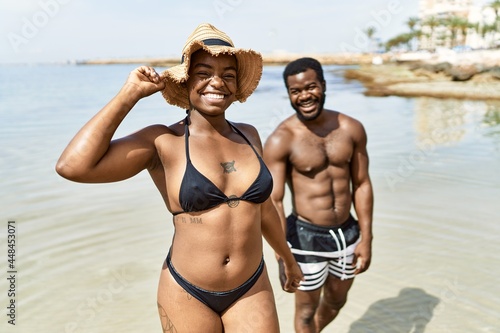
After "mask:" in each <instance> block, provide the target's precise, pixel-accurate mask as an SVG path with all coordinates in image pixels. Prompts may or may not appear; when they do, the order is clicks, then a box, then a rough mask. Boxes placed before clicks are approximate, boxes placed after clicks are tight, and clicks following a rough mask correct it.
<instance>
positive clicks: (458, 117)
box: [414, 97, 500, 147]
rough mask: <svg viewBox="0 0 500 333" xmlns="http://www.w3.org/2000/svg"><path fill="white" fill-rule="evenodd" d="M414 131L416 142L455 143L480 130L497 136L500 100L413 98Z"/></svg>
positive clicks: (499, 125) (499, 126)
mask: <svg viewBox="0 0 500 333" xmlns="http://www.w3.org/2000/svg"><path fill="white" fill-rule="evenodd" d="M414 112H415V131H416V134H417V145H418V146H420V147H421V146H429V145H432V146H438V145H450V144H456V143H458V142H460V141H462V140H463V139H464V137H465V136H466V135H467V134H472V132H475V131H479V132H480V133H482V134H484V135H485V136H488V137H493V138H495V139H496V140H495V141H496V142H498V139H500V102H498V101H463V100H457V99H437V98H426V97H422V98H417V99H415V110H414Z"/></svg>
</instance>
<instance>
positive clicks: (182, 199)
mask: <svg viewBox="0 0 500 333" xmlns="http://www.w3.org/2000/svg"><path fill="white" fill-rule="evenodd" d="M228 123H229V125H230V126H231V128H232V129H233V130H234V131H235V132H236V133H238V134H239V135H241V136H242V137H243V139H245V141H246V142H247V143H248V144H249V145H250V147H252V150H253V151H254V153H255V155H257V158H258V159H259V163H260V171H259V174H258V176H257V178H256V179H255V180H254V182H253V183H252V185H250V187H249V188H248V189H247V190H246V191H245V193H243V195H242V196H240V197H237V196H234V195H231V196H230V197H228V196H226V195H225V194H224V193H223V192H222V191H221V190H220V189H219V188H218V187H217V186H215V185H214V183H212V182H211V181H210V179H208V178H207V177H205V176H204V175H203V174H201V173H200V172H199V171H198V170H196V168H195V167H194V165H193V164H192V163H191V158H190V156H189V128H188V119H187V118H186V120H185V125H184V133H185V134H184V135H185V145H186V171H185V172H184V178H183V179H182V183H181V188H180V191H179V203H180V205H181V207H182V209H183V211H182V212H176V213H173V215H177V214H181V213H186V212H199V211H203V210H207V209H210V208H213V207H215V206H218V205H220V204H222V203H228V202H229V204H230V201H233V200H244V201H249V202H253V203H263V202H264V201H266V200H267V198H269V196H270V195H271V191H272V189H273V178H272V176H271V173H270V172H269V169H268V168H267V167H266V165H265V164H264V161H263V160H262V158H261V157H260V156H259V154H258V153H257V151H256V150H255V148H254V147H253V146H252V144H251V143H250V141H249V140H248V139H247V138H246V137H245V136H244V135H243V133H242V132H241V131H240V130H239V129H237V128H236V127H235V126H234V125H233V124H231V123H230V122H228Z"/></svg>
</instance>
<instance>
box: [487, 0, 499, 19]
mask: <svg viewBox="0 0 500 333" xmlns="http://www.w3.org/2000/svg"><path fill="white" fill-rule="evenodd" d="M488 7H491V8H493V10H494V11H495V16H496V20H498V17H499V16H500V0H495V1H493V2H491V3H489V4H488Z"/></svg>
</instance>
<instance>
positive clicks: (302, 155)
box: [290, 133, 353, 173]
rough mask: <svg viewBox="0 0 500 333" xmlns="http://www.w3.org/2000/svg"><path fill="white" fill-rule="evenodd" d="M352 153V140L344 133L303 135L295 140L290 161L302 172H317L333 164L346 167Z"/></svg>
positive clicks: (333, 165)
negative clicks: (323, 135) (320, 135)
mask: <svg viewBox="0 0 500 333" xmlns="http://www.w3.org/2000/svg"><path fill="white" fill-rule="evenodd" d="M352 153H353V143H352V140H351V139H350V138H349V137H347V136H345V135H342V134H337V133H334V134H330V135H328V136H326V137H317V136H308V137H301V138H297V140H294V142H293V145H292V152H291V154H290V163H291V164H292V166H293V168H294V169H296V170H297V171H299V172H301V173H315V172H319V171H321V170H324V169H327V168H328V167H331V166H332V167H345V166H346V165H348V164H349V162H350V160H351V157H352Z"/></svg>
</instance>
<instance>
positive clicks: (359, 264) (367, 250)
mask: <svg viewBox="0 0 500 333" xmlns="http://www.w3.org/2000/svg"><path fill="white" fill-rule="evenodd" d="M354 257H355V258H356V261H355V265H356V271H355V272H354V274H360V273H363V272H364V271H366V270H367V269H368V267H370V263H371V259H372V244H371V242H368V241H365V242H363V240H361V242H360V243H359V244H358V245H357V246H356V249H355V250H354Z"/></svg>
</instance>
